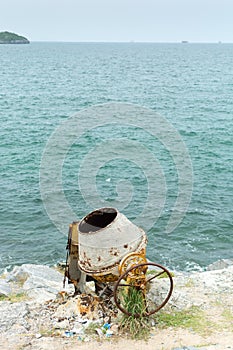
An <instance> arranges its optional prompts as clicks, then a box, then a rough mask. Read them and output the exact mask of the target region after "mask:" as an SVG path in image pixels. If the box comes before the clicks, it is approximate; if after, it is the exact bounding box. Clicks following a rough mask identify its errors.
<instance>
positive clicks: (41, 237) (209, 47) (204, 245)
mask: <svg viewBox="0 0 233 350" xmlns="http://www.w3.org/2000/svg"><path fill="white" fill-rule="evenodd" d="M0 67H1V68H0V140H1V144H0V156H1V162H0V168H1V178H0V271H4V270H10V269H12V268H13V266H15V265H21V264H25V263H31V264H46V265H50V266H53V265H56V264H57V263H58V262H61V261H65V258H66V242H67V234H68V228H69V224H70V223H71V222H72V221H75V220H80V219H81V218H83V217H84V216H85V215H87V214H88V213H90V212H91V211H92V210H94V209H97V208H96V206H97V204H98V202H96V201H95V200H94V199H93V202H92V200H91V193H89V195H90V197H89V200H87V198H86V196H85V195H84V194H83V192H82V189H80V186H79V185H80V183H79V178H78V174H79V171H80V169H81V168H82V166H83V162H84V163H85V160H87V159H88V157H89V155H90V153H92V151H93V150H95V151H96V150H97V148H98V147H99V146H100V147H101V144H102V143H103V142H105V143H104V145H102V148H101V152H100V153H101V155H102V158H101V161H100V162H98V161H97V160H98V154H97V155H96V156H95V159H96V161H93V162H90V161H89V162H88V161H87V165H86V167H84V168H83V170H82V171H83V172H84V174H82V184H83V186H84V187H85V189H86V191H87V192H88V189H89V190H90V192H91V191H92V189H93V188H96V190H97V192H98V195H99V197H100V198H102V199H104V201H105V204H106V206H109V207H113V206H114V207H115V203H116V198H117V196H118V195H120V196H122V198H123V199H122V200H123V202H124V200H126V199H127V203H125V205H124V203H123V204H122V203H121V210H120V211H121V212H122V213H123V214H125V215H126V216H127V217H128V218H129V219H130V220H132V221H133V222H134V220H135V219H136V218H140V220H139V225H140V226H141V227H142V228H144V227H146V228H148V230H147V232H146V233H147V236H148V244H147V256H148V259H149V260H151V261H154V262H156V263H159V264H162V265H164V266H166V267H167V268H169V269H174V270H183V271H194V270H204V269H206V267H207V266H208V265H209V264H211V263H213V262H215V261H217V260H219V259H225V258H226V259H227V258H233V251H232V248H233V181H232V178H233V44H225V43H216V44H214V43H213V44H204V43H203V44H198V43H196V44H192V43H174V44H173V43H59V42H58V43H48V42H46V43H45V42H32V43H31V44H29V45H0ZM111 104H113V106H115V105H116V104H119V105H120V106H121V105H122V104H126V105H128V104H129V105H130V106H138V108H139V109H140V108H141V107H142V108H145V109H148V111H149V110H150V111H153V113H157V114H158V115H160V116H161V118H163V120H165V121H166V123H167V125H169V126H172V127H173V130H175V131H174V132H175V133H176V135H179V136H180V138H181V140H182V142H183V148H184V149H185V150H186V151H187V152H186V155H187V154H188V155H189V160H190V164H191V165H192V171H191V173H189V174H191V175H192V176H191V175H189V177H190V180H191V182H192V187H191V194H190V198H189V200H188V203H186V204H187V206H186V207H185V210H184V213H183V217H182V220H180V222H179V223H178V224H177V226H176V227H174V229H173V230H172V232H169V233H167V232H166V225H167V223H168V221H169V217H170V216H171V214H172V210H173V208H174V203H175V200H176V198H177V197H178V196H179V195H180V193H179V173H178V169H177V166H176V164H175V161H174V159H173V154H172V151H171V150H170V151H168V150H167V149H166V137H165V139H164V140H165V141H164V144H161V142H160V140H158V134H157V135H153V137H152V136H151V135H150V136H148V128H150V125H151V126H152V125H153V126H155V124H156V120H155V119H154V118H153V117H152V116H153V113H149V112H148V115H147V113H146V111H145V113H142V115H141V116H140V118H139V117H138V116H137V115H135V123H134V124H135V130H134V126H133V125H131V126H128V127H125V126H124V125H123V123H122V120H121V122H119V124H117V125H116V123H117V122H118V115H117V112H116V113H115V114H114V118H113V119H114V122H115V126H114V125H108V126H107V129H106V127H105V125H102V124H104V123H105V121H104V120H105V119H104V120H103V122H104V123H102V120H101V117H100V116H99V115H98V113H97V115H96V118H97V119H98V120H97V119H96V120H95V113H94V112H93V113H91V118H90V119H89V118H88V117H86V119H85V118H84V119H82V125H81V126H82V130H84V131H83V132H82V134H81V135H78V133H77V140H76V139H75V138H74V135H72V142H71V144H70V145H69V146H66V147H68V148H67V153H66V154H65V155H63V157H64V159H63V162H62V163H61V164H60V165H59V166H60V168H59V166H58V170H59V169H60V170H59V171H60V173H62V175H61V178H62V181H61V182H62V183H61V187H60V190H61V192H62V194H63V196H62V197H60V195H59V193H56V194H57V196H54V193H52V192H53V188H52V186H50V190H51V191H50V192H49V191H48V193H41V191H42V190H41V182H40V178H41V176H42V177H43V179H44V180H46V176H47V177H48V182H49V181H50V182H49V183H50V184H51V177H53V176H54V181H56V176H55V175H54V174H52V173H50V167H49V165H50V164H48V171H47V175H46V174H45V169H43V174H42V175H41V164H42V162H43V157H44V155H45V152H46V149H47V148H48V142H49V140H51V139H52V138H53V136H54V133H56V130H60V129H59V128H61V126H62V125H66V123H67V122H68V121H69V120H70V118H71V117H72V116H74V115H76V114H77V113H81V114H82V113H83V111H88V110H89V109H91V111H94V110H95V108H97V109H98V108H99V106H102V105H103V106H110V107H111ZM96 106H97V107H96ZM84 115H85V113H84ZM87 115H88V114H87ZM110 116H111V113H110ZM137 118H139V119H140V123H143V125H146V126H147V130H145V131H144V132H138V125H139V124H138V122H139V120H137ZM126 119H127V116H126ZM98 123H99V125H101V126H98ZM101 123H102V124H101ZM84 124H85V128H84V129H83V125H84ZM140 125H142V124H140ZM75 132H76V130H74V133H75ZM109 135H111V137H109ZM146 135H147V136H148V137H147V136H146ZM165 136H166V135H165ZM167 137H169V135H168V136H167ZM120 140H121V141H122V142H123V147H122V149H121V150H120V149H119V152H120V155H119V157H118V155H117V149H116V148H114V150H115V154H114V155H112V156H111V155H109V148H110V149H111V143H112V142H113V143H114V142H115V141H116V142H117V143H118V144H119V141H120ZM106 142H107V144H106ZM132 142H133V143H135V145H136V143H137V145H138V144H143V147H142V148H143V150H145V152H146V151H148V152H150V154H151V157H152V158H153V157H154V158H155V161H154V162H153V164H152V166H151V167H150V166H148V165H147V162H146V161H145V158H143V156H141V154H140V152H138V148H137V147H136V148H134V147H133V146H132ZM62 143H63V138H62V134H61V135H60V144H62ZM128 143H129V145H128ZM130 143H131V145H130ZM55 146H56V145H55V144H54V145H53V147H54V149H53V150H52V151H53V154H54V159H53V158H51V162H53V160H55V159H57V158H56V156H57V153H56V147H55ZM96 147H97V148H96ZM114 147H115V146H114ZM132 147H133V149H132ZM120 148H121V147H120ZM127 152H128V153H127ZM105 156H106V159H105V162H104V158H105ZM131 156H133V158H132V159H131ZM137 156H138V158H137ZM58 158H59V157H58ZM149 158H150V157H149ZM184 164H185V163H184ZM155 165H156V166H155ZM88 166H89V168H88ZM153 167H154V168H153ZM181 167H182V164H181ZM95 168H96V169H95ZM183 168H184V166H183ZM154 169H160V171H159V172H158V174H160V175H161V174H162V176H161V178H159V179H160V180H161V188H164V189H165V191H163V192H162V197H161V203H162V204H161V203H160V200H158V198H155V200H154V201H153V196H152V197H150V196H149V192H150V188H149V186H148V181H150V180H151V178H153V171H154ZM189 170H190V169H189ZM89 172H90V173H93V174H94V176H93V177H92V178H91V177H90V176H88V175H89ZM85 175H86V176H85ZM186 176H187V174H186ZM52 180H53V179H52ZM160 180H156V181H157V182H156V183H157V187H158V188H160V182H159V181H160ZM125 182H126V183H127V184H128V183H129V182H130V189H131V190H130V191H131V192H130V193H131V194H130V195H129V194H128V190H124V188H125V187H124V186H125ZM164 182H165V183H166V186H165V187H164ZM93 183H95V184H93ZM93 185H94V186H95V187H93ZM121 185H123V190H122V191H120V188H121ZM127 186H128V185H127ZM126 188H127V189H128V188H129V187H126ZM56 190H57V189H56ZM181 190H182V188H181ZM189 190H190V188H189ZM43 191H44V190H43ZM58 192H59V191H58ZM50 195H51V198H50ZM181 195H182V193H181ZM46 196H47V197H46ZM87 196H88V194H87ZM126 197H127V198H126ZM148 197H149V198H150V203H149V204H150V205H149V208H150V210H149V211H147V213H148V215H142V214H141V213H142V212H143V209H144V208H145V207H146V201H147V199H148ZM45 198H47V199H48V200H50V199H51V202H52V206H53V209H54V211H53V217H51V213H50V209H51V206H50V209H48V206H46V203H45ZM61 198H62V199H61ZM64 203H65V204H66V205H68V207H69V208H71V209H72V211H71V212H72V213H73V217H72V215H67V216H66V215H64V213H66V212H64V211H63V207H64ZM96 203H97V204H96ZM160 204H161V208H160V211H159V213H158V210H156V209H157V208H156V207H158V206H159V207H160ZM153 206H154V208H153ZM146 208H147V207H146ZM153 213H156V214H153ZM153 215H155V217H153ZM56 217H57V218H58V219H59V217H62V221H63V224H64V227H65V229H62V230H61V229H60V228H59V226H58V225H57V224H56ZM151 220H152V221H153V220H154V222H153V223H152V224H150V225H149V226H150V227H148V225H147V223H148V222H149V221H150V222H151ZM58 221H59V220H58ZM93 244H95V242H93Z"/></svg>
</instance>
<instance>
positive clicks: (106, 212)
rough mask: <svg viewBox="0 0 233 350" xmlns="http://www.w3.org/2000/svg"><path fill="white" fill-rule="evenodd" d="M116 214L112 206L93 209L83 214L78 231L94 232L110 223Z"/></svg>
mask: <svg viewBox="0 0 233 350" xmlns="http://www.w3.org/2000/svg"><path fill="white" fill-rule="evenodd" d="M116 216H117V210H116V209H114V208H102V209H98V210H95V211H93V212H92V213H90V214H88V215H87V216H85V218H84V219H82V221H81V222H80V224H79V231H80V232H82V233H91V232H96V231H98V230H100V229H102V228H104V227H106V226H108V225H109V224H111V223H112V222H113V221H114V219H115V218H116Z"/></svg>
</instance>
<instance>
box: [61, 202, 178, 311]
mask: <svg viewBox="0 0 233 350" xmlns="http://www.w3.org/2000/svg"><path fill="white" fill-rule="evenodd" d="M146 244H147V236H146V234H145V232H144V231H143V230H142V229H141V228H139V227H137V226H136V225H134V224H133V223H132V222H131V221H130V220H128V219H127V217H126V216H125V215H123V214H122V213H120V212H119V211H118V210H117V209H115V208H101V209H97V210H95V211H93V212H91V213H89V214H88V215H86V216H85V217H84V218H83V219H82V220H81V221H80V222H74V223H73V224H71V225H70V229H69V235H68V244H67V249H68V255H67V264H66V271H65V276H66V277H68V279H69V281H70V282H72V283H74V285H75V289H76V291H78V292H83V291H84V290H85V288H84V284H85V281H86V278H87V281H88V280H89V279H91V280H94V281H95V282H96V284H98V285H101V286H102V287H103V289H104V290H105V289H106V288H107V289H108V291H109V290H110V291H111V290H112V295H113V297H114V300H115V303H116V305H117V307H118V308H119V309H120V310H121V311H122V312H124V313H125V314H128V315H130V314H131V313H130V312H129V310H127V307H126V306H125V305H124V296H125V293H131V292H130V289H132V290H136V291H138V292H140V293H142V296H143V300H144V301H143V303H145V305H146V307H145V312H144V314H145V315H146V316H148V315H151V314H153V313H155V312H157V311H158V310H160V309H161V308H162V307H163V306H164V305H165V304H166V303H167V301H168V300H169V298H170V296H171V294H172V289H173V280H172V276H171V274H170V272H169V271H168V270H167V269H166V268H165V267H163V266H162V265H160V264H156V263H153V262H148V261H147V259H146ZM151 287H156V288H151ZM150 289H151V290H152V291H153V292H150ZM159 289H161V291H159ZM126 291H127V292H126ZM102 294H103V293H102ZM131 294H132V293H131ZM134 316H135V317H137V316H139V315H137V314H135V315H134Z"/></svg>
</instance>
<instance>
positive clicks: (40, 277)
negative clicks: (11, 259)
mask: <svg viewBox="0 0 233 350" xmlns="http://www.w3.org/2000/svg"><path fill="white" fill-rule="evenodd" d="M6 280H7V281H13V282H18V283H23V290H25V291H26V292H27V295H28V296H29V297H30V298H33V299H37V301H38V302H39V303H40V302H44V301H46V300H50V299H55V297H56V295H57V293H58V292H60V291H61V290H62V289H63V275H62V274H61V273H60V272H58V271H56V270H54V269H52V268H50V267H48V266H44V265H33V264H25V265H22V266H16V267H15V268H14V269H13V271H12V272H10V273H9V274H7V276H6Z"/></svg>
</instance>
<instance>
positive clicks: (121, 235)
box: [78, 208, 147, 282]
mask: <svg viewBox="0 0 233 350" xmlns="http://www.w3.org/2000/svg"><path fill="white" fill-rule="evenodd" d="M78 232H79V267H80V269H81V270H82V271H84V272H85V273H86V274H89V275H92V276H93V277H94V278H95V279H97V280H100V281H101V282H109V281H116V280H117V279H118V278H119V264H120V262H121V260H122V259H123V258H124V257H125V256H126V255H128V254H129V253H133V252H134V253H138V254H140V255H142V256H145V253H146V243H147V237H146V234H145V232H144V231H143V230H142V229H141V228H139V227H137V226H136V225H134V224H133V223H132V222H131V221H129V220H128V219H127V217H126V216H125V215H123V214H122V213H120V212H119V211H118V210H116V209H114V208H102V209H98V210H95V211H93V212H92V213H90V214H88V215H87V216H85V218H83V219H82V220H81V222H80V223H79V226H78ZM141 262H143V261H141Z"/></svg>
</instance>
